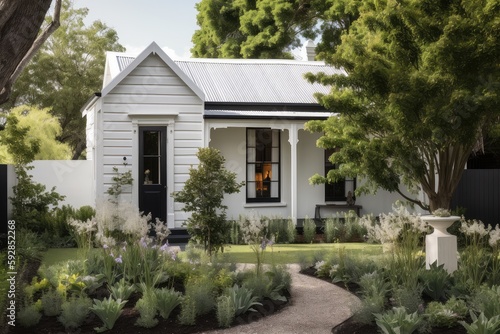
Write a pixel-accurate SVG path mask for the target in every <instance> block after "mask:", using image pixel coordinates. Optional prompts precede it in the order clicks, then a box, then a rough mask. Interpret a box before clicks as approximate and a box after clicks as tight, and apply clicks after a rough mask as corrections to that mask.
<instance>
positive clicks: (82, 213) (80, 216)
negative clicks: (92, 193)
mask: <svg viewBox="0 0 500 334" xmlns="http://www.w3.org/2000/svg"><path fill="white" fill-rule="evenodd" d="M95 214H96V212H95V209H94V208H93V207H91V206H90V205H84V206H82V207H80V208H79V209H78V210H76V211H75V219H77V220H81V221H87V220H91V219H92V218H93V217H95Z"/></svg>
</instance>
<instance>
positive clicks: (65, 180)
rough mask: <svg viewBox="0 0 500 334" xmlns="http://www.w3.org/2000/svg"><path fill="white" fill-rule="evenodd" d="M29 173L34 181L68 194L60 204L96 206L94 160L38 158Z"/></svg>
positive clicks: (77, 206) (75, 206)
mask: <svg viewBox="0 0 500 334" xmlns="http://www.w3.org/2000/svg"><path fill="white" fill-rule="evenodd" d="M30 165H32V166H33V167H34V168H33V169H32V170H30V171H28V173H29V174H30V175H32V176H33V181H34V182H38V183H41V184H43V185H45V186H46V188H47V190H48V191H49V190H50V189H52V187H56V189H55V191H56V192H58V193H59V194H61V195H64V196H66V198H65V199H64V201H62V202H60V203H59V204H60V205H63V204H66V205H71V206H73V207H74V208H79V207H81V206H84V205H90V206H92V207H95V199H94V182H92V180H93V179H94V175H93V164H92V161H87V160H36V161H33V162H32V163H31V164H30Z"/></svg>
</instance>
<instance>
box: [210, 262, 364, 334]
mask: <svg viewBox="0 0 500 334" xmlns="http://www.w3.org/2000/svg"><path fill="white" fill-rule="evenodd" d="M288 267H289V270H290V272H291V274H292V303H291V305H289V306H288V307H286V308H285V309H283V310H282V311H281V312H280V313H278V314H275V315H273V316H270V317H266V318H262V319H260V320H258V321H254V322H252V323H249V324H244V325H239V326H236V327H233V328H229V329H225V330H216V331H210V332H208V333H210V334H253V333H256V334H257V333H258V334H262V333H269V334H304V333H308V334H327V333H331V331H332V328H333V327H334V326H336V325H338V324H339V323H341V322H342V321H344V320H346V319H347V318H349V317H350V316H351V314H352V312H351V307H352V306H354V305H356V304H357V303H359V299H358V298H357V297H355V296H354V295H352V294H350V293H349V292H347V291H345V290H343V289H341V288H339V287H337V286H335V285H333V284H330V283H328V282H325V281H323V280H320V279H316V278H314V277H310V276H307V275H302V274H299V270H300V267H299V265H295V264H292V265H289V266H288Z"/></svg>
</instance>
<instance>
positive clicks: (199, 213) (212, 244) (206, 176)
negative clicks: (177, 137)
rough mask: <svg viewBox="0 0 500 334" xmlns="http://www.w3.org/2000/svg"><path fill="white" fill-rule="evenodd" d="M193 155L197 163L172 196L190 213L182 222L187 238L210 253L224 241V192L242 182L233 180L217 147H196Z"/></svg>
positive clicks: (238, 188) (235, 191) (241, 184)
mask: <svg viewBox="0 0 500 334" xmlns="http://www.w3.org/2000/svg"><path fill="white" fill-rule="evenodd" d="M196 156H197V157H198V160H199V161H200V163H199V165H198V166H197V168H191V169H190V170H189V179H188V180H187V181H186V183H185V184H184V189H182V190H181V191H180V192H176V193H173V194H172V197H173V198H174V200H175V201H177V202H180V203H184V204H185V205H184V208H183V210H184V211H186V212H191V217H190V218H189V219H188V220H187V222H186V224H187V229H188V232H189V234H190V235H191V239H193V240H196V241H198V242H200V243H202V244H203V245H204V247H205V251H207V252H208V253H209V254H210V255H211V254H212V252H218V251H219V250H220V249H221V248H222V246H223V245H224V243H225V242H226V240H225V239H226V238H225V235H226V231H227V225H226V213H225V210H226V209H227V207H226V206H225V205H223V204H222V201H223V199H224V195H225V194H233V193H237V192H239V191H240V188H241V187H242V186H243V185H244V182H241V183H238V182H236V173H233V172H230V171H228V170H226V168H225V167H224V162H225V159H224V157H223V156H222V155H221V154H220V151H218V150H217V149H214V148H210V147H206V148H200V149H199V150H198V153H197V155H196Z"/></svg>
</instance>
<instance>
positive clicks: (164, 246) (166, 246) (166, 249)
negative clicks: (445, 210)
mask: <svg viewBox="0 0 500 334" xmlns="http://www.w3.org/2000/svg"><path fill="white" fill-rule="evenodd" d="M160 250H161V251H162V252H165V251H168V242H167V243H165V244H164V245H163V246H161V247H160Z"/></svg>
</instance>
